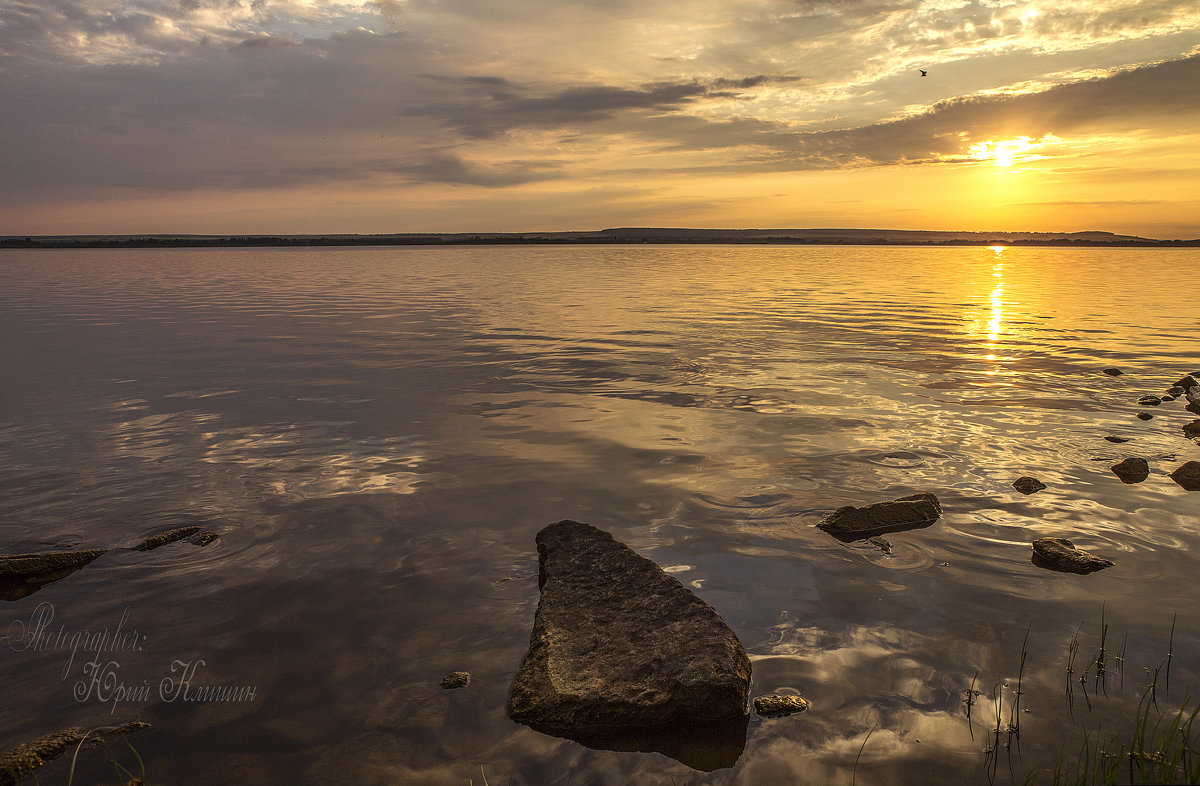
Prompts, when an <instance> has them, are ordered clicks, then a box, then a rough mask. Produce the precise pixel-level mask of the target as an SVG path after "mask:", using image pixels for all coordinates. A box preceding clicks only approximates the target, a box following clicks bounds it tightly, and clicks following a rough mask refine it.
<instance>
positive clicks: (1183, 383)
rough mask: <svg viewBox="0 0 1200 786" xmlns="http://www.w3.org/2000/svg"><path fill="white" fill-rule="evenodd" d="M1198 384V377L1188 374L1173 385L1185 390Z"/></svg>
mask: <svg viewBox="0 0 1200 786" xmlns="http://www.w3.org/2000/svg"><path fill="white" fill-rule="evenodd" d="M1197 384H1200V383H1197V382H1196V378H1195V377H1194V376H1192V375H1190V374H1189V375H1188V376H1186V377H1184V378H1183V379H1181V380H1179V381H1178V382H1176V383H1175V384H1174V385H1172V386H1171V387H1175V388H1183V389H1184V390H1191V389H1192V388H1194V387H1196V385H1197Z"/></svg>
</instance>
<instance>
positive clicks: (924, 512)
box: [817, 493, 942, 543]
mask: <svg viewBox="0 0 1200 786" xmlns="http://www.w3.org/2000/svg"><path fill="white" fill-rule="evenodd" d="M941 515H942V506H941V503H939V502H938V498H937V497H935V496H934V495H933V494H929V493H924V494H913V495H911V496H908V497H901V498H900V499H897V500H893V501H891V502H876V503H875V504H873V505H867V506H866V507H862V508H856V507H854V506H852V505H846V506H845V507H841V508H838V509H837V510H835V511H834V512H833V513H830V514H829V515H828V516H826V517H825V520H824V521H823V522H821V523H820V524H818V525H817V526H818V527H819V528H820V529H821V530H823V531H825V532H828V533H829V534H830V535H832V536H834V537H835V538H837V539H838V540H840V541H843V542H846V543H849V542H851V541H855V540H862V539H863V538H869V537H871V536H872V535H883V534H885V533H888V532H902V531H905V530H910V529H921V528H923V527H928V526H929V525H931V524H933V522H935V521H937V519H938V518H939V517H940V516H941Z"/></svg>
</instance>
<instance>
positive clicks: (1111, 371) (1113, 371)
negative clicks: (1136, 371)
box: [1104, 367, 1125, 377]
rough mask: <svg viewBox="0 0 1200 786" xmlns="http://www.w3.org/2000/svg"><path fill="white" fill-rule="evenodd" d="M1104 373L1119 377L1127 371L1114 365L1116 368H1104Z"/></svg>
mask: <svg viewBox="0 0 1200 786" xmlns="http://www.w3.org/2000/svg"><path fill="white" fill-rule="evenodd" d="M1104 373H1105V374H1108V375H1109V376H1110V377H1119V376H1121V375H1122V374H1123V373H1125V372H1123V371H1121V369H1119V368H1115V367H1114V368H1106V369H1104Z"/></svg>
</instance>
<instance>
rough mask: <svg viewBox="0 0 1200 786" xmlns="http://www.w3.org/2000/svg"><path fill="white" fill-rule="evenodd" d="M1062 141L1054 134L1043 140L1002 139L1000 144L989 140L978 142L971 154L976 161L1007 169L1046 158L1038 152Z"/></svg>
mask: <svg viewBox="0 0 1200 786" xmlns="http://www.w3.org/2000/svg"><path fill="white" fill-rule="evenodd" d="M1058 141H1060V140H1059V138H1058V137H1056V136H1054V135H1053V134H1046V135H1045V136H1044V137H1042V138H1041V139H1034V138H1032V137H1028V136H1019V137H1017V138H1016V139H1002V140H1000V141H998V142H993V141H992V140H990V139H989V140H987V141H986V142H977V143H976V144H973V145H971V147H970V149H969V152H970V155H971V158H974V159H975V160H976V161H991V162H993V163H994V164H995V165H996V166H997V167H1002V168H1005V169H1007V168H1008V167H1011V166H1012V165H1013V164H1014V163H1023V162H1026V161H1035V160H1037V159H1039V158H1043V157H1044V156H1040V155H1038V153H1037V151H1039V150H1041V149H1042V148H1044V147H1046V146H1047V145H1051V144H1054V143H1056V142H1058Z"/></svg>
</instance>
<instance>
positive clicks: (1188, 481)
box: [1171, 461, 1200, 491]
mask: <svg viewBox="0 0 1200 786" xmlns="http://www.w3.org/2000/svg"><path fill="white" fill-rule="evenodd" d="M1171 480H1173V481H1175V482H1176V483H1178V484H1179V485H1181V486H1183V487H1184V488H1185V489H1187V490H1188V491H1200V461H1189V462H1187V463H1186V464H1182V465H1180V466H1179V467H1177V468H1176V469H1175V471H1174V472H1172V473H1171Z"/></svg>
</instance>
